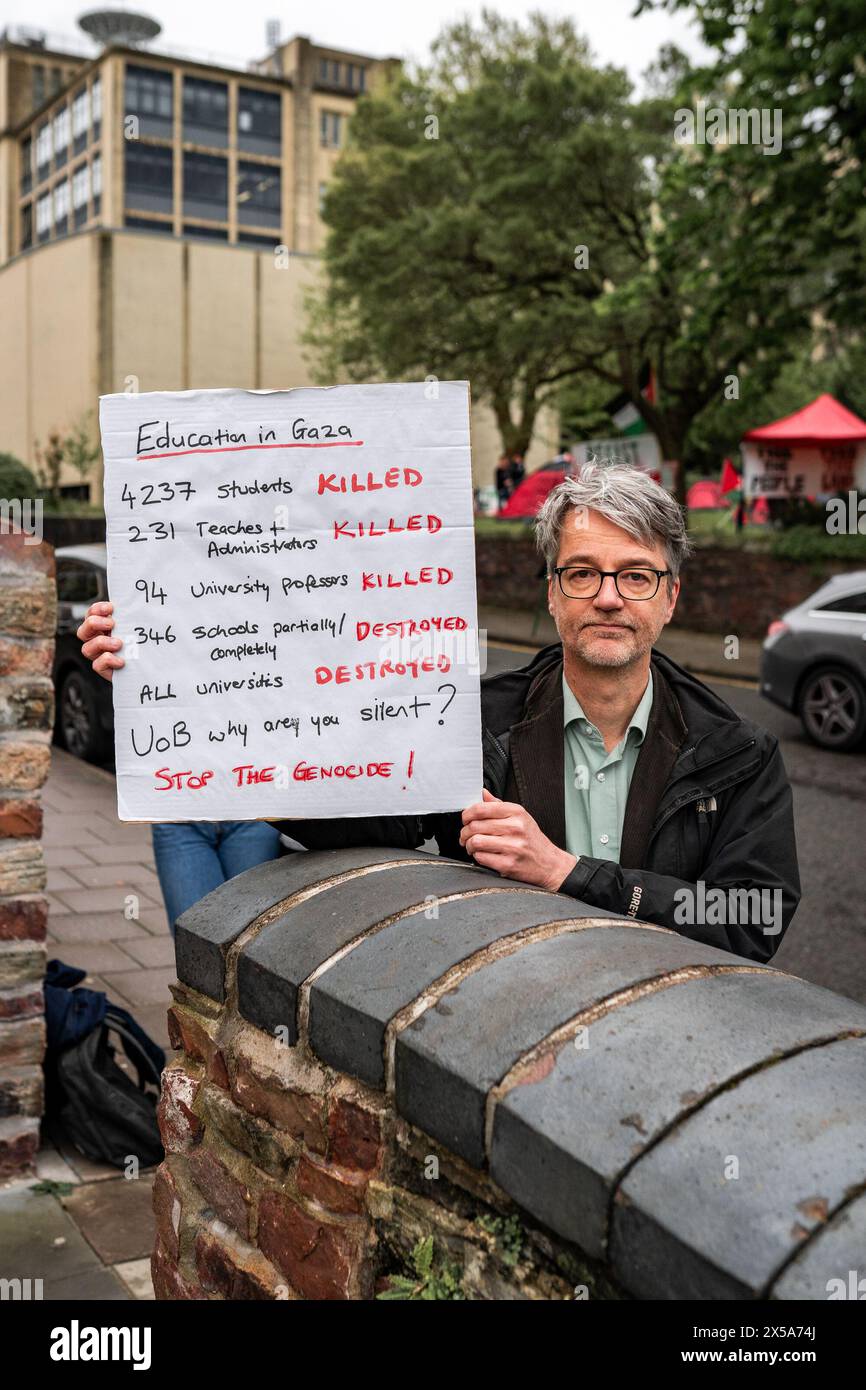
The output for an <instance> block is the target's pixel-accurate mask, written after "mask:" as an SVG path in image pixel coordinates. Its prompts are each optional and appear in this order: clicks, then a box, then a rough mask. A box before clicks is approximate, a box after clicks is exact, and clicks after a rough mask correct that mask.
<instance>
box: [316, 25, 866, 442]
mask: <svg viewBox="0 0 866 1390" xmlns="http://www.w3.org/2000/svg"><path fill="white" fill-rule="evenodd" d="M676 3H678V0H671V4H676ZM834 4H836V7H837V8H839V6H840V5H841V0H834ZM785 5H786V0H769V8H770V9H771V10H772V11H773V12H774V15H775V16H776V20H777V22H778V25H781V26H782V27H781V29H780V30H779V32H780V33H781V34H782V37H783V40H785V41H787V39H788V38H789V37H790V35H791V33H792V32H793V28H792V23H793V22H784V21H783V19H782V18H780V16H781V14H782V10H783V9H785ZM697 8H698V10H699V13H700V16H701V17H702V19H703V20H704V22H705V25H710V21H711V18H712V14H713V12H714V11H715V10H719V11H730V12H734V11H736V12H737V13H740V12H742V13H743V14H746V13H747V12H752V11H753V10H755V9H759V8H762V7H756V6H754V4H753V3H752V0H722V3H721V4H720V5H716V4H715V3H714V0H713V3H711V2H710V0H707V3H699V4H698V7H697ZM763 8H766V7H763ZM801 8H802V7H800V6H797V7H796V11H797V14H799V11H800V9H801ZM786 12H787V11H786ZM817 13H818V10H817V7H816V9H815V14H816V15H817ZM813 18H814V16H812V14H811V11H809V19H810V22H811V20H812V19H813ZM815 24H816V25H817V20H815ZM723 27H724V26H723ZM807 27H808V25H807ZM852 28H856V26H852ZM730 32H733V30H731V31H730ZM725 33H726V34H727V33H728V30H727V29H725ZM775 37H776V38H777V39H778V34H776V36H775ZM858 40H859V36H858ZM852 43H853V39H852V41H851V43H847V44H846V51H849V50H850V49H851V46H852ZM768 51H769V49H768V46H767V45H765V47H764V50H763V57H764V58H767V53H768ZM740 59H742V61H743V63H744V64H745V63H746V62H747V61H748V63H749V64H753V63H757V61H758V59H757V58H755V57H754V55H752V53H751V50H749V51H748V54H740V53H738V54H737V61H740ZM767 61H768V62H769V61H770V60H769V59H767ZM800 62H801V67H803V69H804V70H805V68H806V67H807V66H808V65H807V64H805V65H804V64H803V62H802V55H801V58H800ZM754 71H755V72H759V71H763V70H762V69H760V68H759V67H754ZM771 75H772V74H771ZM731 81H732V76H731V71H730V70H729V69H727V68H720V69H718V70H715V69H713V70H704V71H701V72H698V73H695V72H693V71H690V70H689V66H688V64H687V62H686V60H685V59H684V57H683V55H682V54H681V53H678V52H677V51H676V50H674V49H671V48H669V49H666V50H665V51H663V53H662V55H661V58H660V61H659V62H658V63H657V65H656V68H655V70H654V73H653V75H652V82H651V86H650V95H649V96H648V97H647V98H646V99H644V100H641V101H637V100H635V98H634V96H633V94H632V91H631V87H630V84H629V81H628V79H627V77H626V75H625V74H624V73H623V72H622V71H620V70H618V69H615V68H613V67H610V66H606V67H601V66H598V65H596V64H594V63H593V60H592V55H591V54H590V51H589V49H588V47H587V45H586V43H585V42H584V41H583V40H582V39H581V38H580V37H579V35H578V34H577V33H576V32H575V30H574V28H573V26H572V24H571V22H570V21H568V20H549V19H545V18H544V17H543V16H540V15H534V16H532V17H531V18H530V19H529V20H528V21H527V22H526V24H525V25H523V26H522V27H521V26H520V25H518V24H516V23H513V22H511V21H507V20H504V19H501V18H498V17H497V16H495V15H492V14H490V13H489V12H484V14H483V16H482V19H481V21H480V22H479V23H477V24H473V23H472V22H470V21H464V22H462V23H460V24H456V25H453V26H451V27H450V28H448V29H446V30H445V31H444V33H443V34H442V36H441V37H440V39H439V40H438V42H437V44H436V45H435V48H434V59H433V62H432V64H431V65H430V67H429V68H428V69H425V70H418V71H414V72H400V73H398V74H396V75H395V76H394V78H393V80H392V81H391V82H390V84H389V85H387V86H386V87H384V88H382V89H377V90H376V91H375V92H374V93H372V94H370V95H368V96H366V97H365V98H364V99H363V100H361V101H359V103H358V106H357V111H356V114H355V116H354V118H353V122H352V128H351V134H350V140H349V144H348V146H347V148H346V151H345V152H344V154H343V156H342V158H341V160H340V162H339V164H338V166H337V170H336V174H335V178H334V180H333V182H332V184H331V186H330V188H329V191H328V195H327V199H326V204H325V212H324V216H325V221H326V224H327V226H328V229H329V230H328V236H327V241H326V246H325V249H324V264H325V268H326V274H327V283H326V285H325V287H324V289H323V290H322V291H321V292H320V293H319V294H318V296H314V297H313V300H312V309H313V314H312V328H311V330H310V333H309V336H308V342H309V343H310V344H311V345H312V346H313V347H314V348H316V350H317V351H318V352H319V353H320V354H321V357H320V368H321V374H322V379H333V378H334V377H335V376H337V375H341V374H342V375H348V376H349V377H350V378H351V379H354V380H375V379H377V378H386V379H393V378H400V377H413V378H418V377H426V376H434V377H437V378H439V379H444V378H447V377H461V378H464V377H465V378H468V379H469V380H471V382H472V387H473V392H474V394H475V396H476V397H480V398H481V399H483V400H484V401H486V402H487V403H488V404H489V405H490V406H491V407H492V408H493V410H494V412H495V414H496V418H497V421H498V424H499V428H500V433H501V436H502V441H503V446H504V448H505V449H506V450H508V451H511V450H514V449H521V450H525V449H526V447H527V444H528V442H529V439H530V437H531V434H532V429H533V426H534V422H535V419H536V416H537V412H538V409H539V407H540V406H541V404H542V403H544V402H545V401H558V402H559V403H561V404H562V406H563V410H564V416H565V420H566V423H567V424H568V425H569V426H571V427H575V428H577V429H579V430H581V431H585V432H586V435H592V434H594V433H595V432H596V431H597V430H598V429H600V428H601V427H602V426H604V425H605V423H606V412H605V409H604V406H605V402H606V400H608V399H609V398H610V397H611V396H612V395H614V394H616V393H619V392H623V393H625V395H626V396H627V398H628V399H629V400H631V401H632V403H633V404H634V405H635V407H636V408H637V409H638V411H639V412H640V414H641V416H642V418H643V420H644V422H645V424H646V425H647V426H648V428H649V429H651V430H652V431H653V432H654V433H655V434H656V435H657V436H658V438H659V440H660V443H661V448H662V452H663V454H664V456H665V457H666V458H671V459H673V458H679V459H684V458H685V459H686V460H687V461H691V462H694V461H700V460H703V461H704V462H706V461H707V460H708V459H710V458H711V457H712V456H713V455H717V454H718V451H719V449H720V448H721V447H722V446H723V447H724V452H725V453H730V452H731V450H732V448H733V447H734V444H735V442H736V440H737V439H738V437H739V433H741V432H742V427H743V426H744V425H752V424H754V423H755V421H756V416H758V417H759V418H760V416H761V415H763V414H764V413H765V412H767V411H768V410H769V404H770V400H769V398H770V394H771V393H772V391H773V389H774V387H775V386H776V383H777V382H778V380H779V374H780V372H781V371H782V370H783V369H784V367H785V365H786V364H787V363H788V362H789V361H792V360H794V359H795V358H796V357H797V356H798V355H800V357H801V358H802V354H803V351H804V344H807V345H808V344H810V343H811V342H812V341H813V339H814V336H815V333H816V331H817V330H816V329H815V323H816V322H817V321H818V320H817V319H816V311H820V312H821V313H822V314H824V315H825V319H824V322H826V314H827V312H828V311H829V310H830V309H833V308H834V307H838V306H839V304H840V302H841V301H840V286H841V284H842V281H843V279H844V277H845V276H846V275H849V276H850V275H851V274H853V273H854V272H855V271H857V274H854V281H853V283H855V284H857V285H859V283H860V281H861V280H862V276H860V277H859V279H858V274H859V270H858V267H857V266H855V264H854V262H855V260H856V259H857V258H858V257H860V256H862V251H863V246H862V242H863V239H862V237H861V235H860V231H861V229H862V226H866V212H864V210H863V208H862V206H861V204H862V199H861V200H860V202H859V203H858V202H856V200H852V199H851V198H850V197H848V198H847V201H846V199H845V198H838V199H837V198H836V196H835V188H834V192H833V195H832V197H830V202H831V203H832V205H833V211H832V214H830V213H827V211H826V209H825V207H824V204H823V202H822V201H821V199H815V198H814V197H813V194H814V191H815V189H816V187H820V189H821V190H822V191H826V189H827V186H828V184H829V183H830V182H831V181H832V179H833V178H835V177H836V175H837V174H838V173H839V172H840V171H839V169H838V166H837V165H833V164H831V163H828V162H827V161H826V159H825V161H824V163H823V164H822V163H821V156H816V154H815V149H816V148H817V147H813V146H810V147H809V152H808V155H807V156H806V157H805V162H804V163H803V164H802V165H801V164H800V162H799V161H798V160H797V159H796V158H795V154H796V152H791V154H790V158H791V160H792V161H793V163H792V165H791V170H792V171H793V177H792V176H791V173H790V172H789V176H788V179H787V181H786V180H783V179H780V178H779V177H778V172H779V170H780V169H781V168H782V167H783V156H782V155H779V156H768V155H766V154H765V153H764V151H763V148H762V147H760V146H754V145H748V144H730V145H728V146H726V147H723V146H721V145H712V144H705V145H694V144H693V145H688V146H684V145H679V144H677V142H676V140H675V138H674V130H675V113H676V110H677V108H678V106H679V104H680V103H685V101H686V98H688V104H689V105H690V106H691V105H693V104H694V101H695V100H696V99H697V97H698V96H700V97H705V98H707V99H708V100H709V101H710V102H712V101H714V100H718V101H724V100H727V99H728V97H729V96H730V92H729V90H728V87H730V84H731ZM862 82H863V77H862V74H860V75H858V78H857V82H856V84H855V86H856V88H857V90H858V91H859V89H860V87H861V86H862ZM725 83H728V87H726V86H725ZM754 91H761V92H762V101H763V91H764V89H762V88H760V87H758V86H755V87H753V88H752V89H751V92H752V94H753V93H754ZM822 92H823V88H822V89H821V91H820V92H818V93H817V95H812V96H810V97H809V98H808V99H807V98H805V97H804V98H803V102H802V107H803V112H806V111H807V110H808V111H809V112H810V113H811V114H812V115H814V112H815V107H816V103H817V105H818V106H820V105H821V100H822V95H821V93H822ZM744 104H745V105H746V106H748V107H751V106H754V105H755V104H756V100H755V99H752V96H750V100H749V101H747V102H744ZM780 104H783V103H781V102H780ZM861 105H862V102H861ZM785 109H786V120H787V106H786V108H785ZM797 110H798V113H799V112H800V107H799V106H797ZM863 127H864V129H866V122H863ZM846 130H847V140H848V143H847V144H846V143H844V141H843V142H842V144H841V145H840V144H838V142H837V143H835V144H833V145H832V149H833V150H834V151H835V152H837V153H838V151H839V150H840V149H844V150H846V151H847V150H849V149H852V148H854V144H853V143H852V142H854V140H855V137H854V134H853V130H852V128H851V123H850V122H848V125H847V127H846ZM431 136H435V138H431ZM863 138H864V139H866V137H863ZM822 148H823V151H824V154H825V155H826V153H827V150H828V148H830V147H829V146H828V145H827V144H826V143H825V144H824V146H823V147H822ZM857 148H859V146H858V147H857ZM786 150H787V128H786ZM864 155H866V150H864ZM787 157H788V155H787V154H786V155H785V158H787ZM861 166H862V160H861V161H860V162H859V163H858V164H857V166H856V167H855V168H854V169H853V171H852V173H851V177H850V178H848V177H847V176H846V178H841V177H840V178H839V182H840V183H844V184H846V186H847V187H848V188H849V189H850V188H851V187H852V186H853V181H854V180H857V179H859V169H860V167H861ZM774 171H775V172H774ZM801 175H802V176H803V178H804V186H803V187H801V186H800V185H799V179H800V177H801ZM808 190H811V193H810V192H808ZM858 197H859V194H858ZM807 208H808V211H807V210H806V209H807ZM845 209H847V213H848V217H847V220H845V217H844V216H843V212H844V210H845ZM807 226H808V235H806V234H805V229H806V227H807ZM819 242H820V244H821V246H822V248H823V249H822V251H821V252H820V253H819V252H817V251H816V246H817V245H818V244H819ZM582 248H585V249H586V257H585V259H584V263H583V264H581V265H578V263H577V262H578V255H577V253H579V252H580V251H581V249H582ZM860 269H862V268H860ZM848 321H850V322H852V323H854V322H855V321H856V323H857V324H858V325H859V323H860V322H862V315H861V316H860V317H859V318H856V317H852V315H851V314H850V311H849V314H848ZM840 322H841V320H840ZM839 331H840V330H839V328H838V325H835V326H834V328H833V330H832V332H833V333H838V332H839ZM827 332H830V331H829V330H827ZM825 336H826V335H825ZM830 336H832V333H831V334H830ZM836 346H837V347H839V346H844V345H840V344H838V343H837V345H836ZM647 368H650V369H651V370H652V375H653V381H654V385H655V399H654V400H653V401H649V400H647V399H646V398H645V397H644V396H643V394H642V391H641V386H642V384H643V382H644V380H645V373H646V369H647ZM814 375H817V373H813V376H814ZM732 376H738V377H741V378H742V383H743V385H742V390H741V393H740V402H739V405H738V403H737V402H732V401H728V400H726V399H725V390H726V387H729V379H730V378H731V377H732ZM804 390H805V392H806V394H805V396H804V395H803V391H804ZM816 394H817V391H816V390H813V389H810V387H809V383H808V382H801V383H800V384H798V388H797V390H796V391H795V390H794V389H793V384H792V389H791V391H790V399H791V409H795V408H797V407H799V406H801V405H804V404H805V403H806V401H807V400H808V399H811V397H812V396H814V395H816ZM769 413H770V414H772V411H770V412H769ZM695 429H698V430H699V433H698V435H697V436H696V438H695V440H694V442H693V443H692V432H693V431H694V430H695ZM720 461H721V459H720V457H717V458H716V466H718V464H719V463H720Z"/></svg>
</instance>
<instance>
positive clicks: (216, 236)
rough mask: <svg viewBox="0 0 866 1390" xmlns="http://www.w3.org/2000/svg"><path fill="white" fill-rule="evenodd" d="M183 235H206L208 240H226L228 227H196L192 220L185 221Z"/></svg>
mask: <svg viewBox="0 0 866 1390" xmlns="http://www.w3.org/2000/svg"><path fill="white" fill-rule="evenodd" d="M183 234H184V236H200V237H206V238H207V240H208V241H228V239H229V233H228V227H197V226H196V224H195V223H194V222H185V223H184V225H183Z"/></svg>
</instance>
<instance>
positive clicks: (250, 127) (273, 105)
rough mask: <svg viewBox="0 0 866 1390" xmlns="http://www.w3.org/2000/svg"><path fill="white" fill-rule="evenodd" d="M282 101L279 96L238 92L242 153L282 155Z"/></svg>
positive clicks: (250, 89)
mask: <svg viewBox="0 0 866 1390" xmlns="http://www.w3.org/2000/svg"><path fill="white" fill-rule="evenodd" d="M281 120H282V99H281V97H280V94H279V92H261V91H257V90H256V89H255V88H253V87H240V88H239V89H238V149H240V150H248V151H249V153H250V154H273V155H278V154H279V153H280V149H281V131H280V124H281Z"/></svg>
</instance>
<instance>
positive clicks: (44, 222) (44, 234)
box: [36, 193, 51, 241]
mask: <svg viewBox="0 0 866 1390" xmlns="http://www.w3.org/2000/svg"><path fill="white" fill-rule="evenodd" d="M50 235H51V194H50V193H43V194H42V196H41V197H40V198H38V199H37V201H36V240H37V241H47V240H48V238H49V237H50Z"/></svg>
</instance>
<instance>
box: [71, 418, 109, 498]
mask: <svg viewBox="0 0 866 1390" xmlns="http://www.w3.org/2000/svg"><path fill="white" fill-rule="evenodd" d="M93 431H94V424H93V411H92V410H88V411H86V412H85V413H84V414H83V415H82V416H81V417H80V418H79V419H78V420H76V422H75V424H74V425H73V426H72V428H71V429H70V431H69V433H68V435H67V436H66V438H65V439H64V441H63V452H64V457H65V459H66V462H67V463H70V464H71V465H72V467H73V468H74V469H76V471H77V472H78V474H79V477H80V478H81V481H82V482H86V480H87V478H88V477H89V475H90V471H91V469H92V468H93V465H94V464H95V463H96V462H97V460H98V459H99V457H100V454H101V452H102V451H101V448H100V445H99V443H95V444H94V442H93V439H94V433H93Z"/></svg>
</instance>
